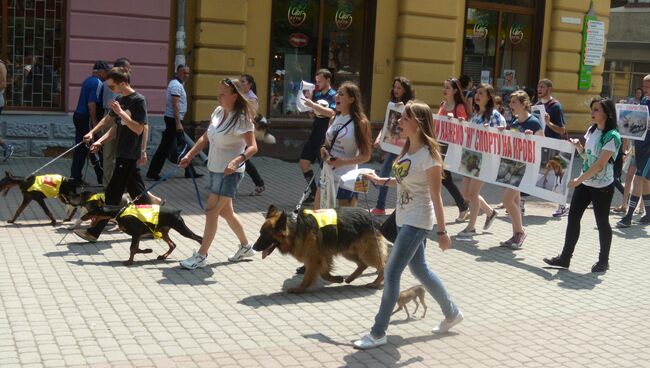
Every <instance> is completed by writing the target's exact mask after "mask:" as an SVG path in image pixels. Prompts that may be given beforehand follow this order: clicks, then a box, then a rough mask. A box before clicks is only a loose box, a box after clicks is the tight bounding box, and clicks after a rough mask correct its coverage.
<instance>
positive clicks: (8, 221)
mask: <svg viewBox="0 0 650 368" xmlns="http://www.w3.org/2000/svg"><path fill="white" fill-rule="evenodd" d="M14 222H16V219H11V220H7V223H8V224H13V223H14Z"/></svg>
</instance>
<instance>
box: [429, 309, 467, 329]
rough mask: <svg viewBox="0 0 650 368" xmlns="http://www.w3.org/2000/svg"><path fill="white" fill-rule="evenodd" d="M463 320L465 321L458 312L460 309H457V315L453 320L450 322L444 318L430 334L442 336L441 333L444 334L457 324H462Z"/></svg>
mask: <svg viewBox="0 0 650 368" xmlns="http://www.w3.org/2000/svg"><path fill="white" fill-rule="evenodd" d="M463 319H465V317H463V313H462V312H461V311H460V309H459V310H458V314H457V315H456V317H454V319H452V320H451V321H447V319H446V318H445V319H443V320H442V322H440V324H439V325H438V327H436V328H434V329H433V330H432V332H433V333H435V334H443V333H446V332H447V331H449V330H450V329H451V328H452V327H454V326H456V325H457V324H459V323H461V322H463Z"/></svg>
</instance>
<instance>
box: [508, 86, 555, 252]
mask: <svg viewBox="0 0 650 368" xmlns="http://www.w3.org/2000/svg"><path fill="white" fill-rule="evenodd" d="M530 105H531V103H530V98H529V97H528V94H527V93H526V92H524V91H521V90H519V91H515V92H513V93H512V94H510V104H509V106H510V111H512V115H513V117H514V118H513V119H512V123H510V130H515V131H518V132H520V133H524V134H534V135H539V136H544V130H543V129H542V124H541V123H540V122H539V119H537V118H536V117H535V116H534V115H532V114H531V113H530V111H531V110H530ZM499 129H500V130H501V128H499ZM503 205H504V207H505V208H506V210H507V211H508V213H509V214H510V219H511V220H512V237H511V238H510V239H508V240H506V241H502V242H501V246H503V247H510V248H513V249H519V248H521V246H522V245H523V244H524V240H525V239H526V232H525V231H524V225H523V219H522V213H521V192H520V191H518V190H516V189H512V188H505V189H504V190H503Z"/></svg>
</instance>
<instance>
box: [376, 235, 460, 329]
mask: <svg viewBox="0 0 650 368" xmlns="http://www.w3.org/2000/svg"><path fill="white" fill-rule="evenodd" d="M428 233H429V230H425V229H420V228H417V227H413V226H410V225H404V226H402V227H401V228H398V233H397V239H395V243H394V245H393V249H392V250H391V252H390V255H389V256H388V261H387V262H386V268H385V269H384V293H383V294H382V296H381V304H380V305H379V312H377V315H376V316H375V325H374V326H372V329H371V330H370V333H371V334H372V335H373V336H374V337H376V338H379V337H382V336H384V335H385V334H386V329H387V328H388V322H389V321H390V314H391V313H392V312H393V309H394V308H395V304H397V298H398V297H399V291H400V278H401V276H402V272H403V271H404V269H405V268H406V265H408V266H409V268H410V269H411V273H412V274H413V276H415V277H416V278H417V279H418V280H419V281H420V282H421V283H422V285H423V286H424V288H425V289H426V290H427V291H428V292H429V294H431V296H432V297H433V299H435V300H436V302H438V304H439V305H440V308H441V309H442V314H444V315H445V318H447V319H452V318H454V317H456V315H457V314H458V307H456V304H454V302H452V301H451V298H450V297H449V294H448V293H447V289H445V286H444V285H443V284H442V281H440V279H439V278H438V276H436V274H435V273H433V271H431V270H430V269H429V266H427V262H426V260H425V258H424V249H425V247H426V239H427V234H428Z"/></svg>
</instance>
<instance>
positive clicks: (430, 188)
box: [354, 101, 463, 349]
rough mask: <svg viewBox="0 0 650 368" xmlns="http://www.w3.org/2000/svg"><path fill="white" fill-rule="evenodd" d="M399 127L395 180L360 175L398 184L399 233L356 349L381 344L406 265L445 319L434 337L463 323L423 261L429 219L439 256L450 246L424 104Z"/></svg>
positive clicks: (412, 105) (410, 109)
mask: <svg viewBox="0 0 650 368" xmlns="http://www.w3.org/2000/svg"><path fill="white" fill-rule="evenodd" d="M398 124H399V127H400V129H401V136H402V137H405V138H406V144H405V145H404V148H403V149H402V152H401V153H400V155H399V156H397V159H395V163H394V164H393V173H394V174H395V177H394V178H380V177H378V176H377V175H376V174H374V173H372V174H368V175H365V177H366V178H367V179H369V180H371V181H372V182H373V183H374V184H377V185H389V186H395V185H397V205H396V209H395V210H396V211H397V214H396V222H397V226H398V233H397V239H395V243H394V245H393V249H392V250H391V253H390V255H389V256H388V261H387V262H386V268H385V269H384V291H383V294H382V297H381V304H380V306H379V312H378V313H377V315H376V316H375V324H374V326H373V327H372V329H371V330H370V333H369V334H368V335H366V336H364V337H363V338H361V339H360V340H357V341H355V342H354V347H356V348H358V349H369V348H374V347H377V346H380V345H384V344H386V329H387V327H388V322H389V320H390V315H391V312H392V311H393V308H394V307H395V304H396V303H397V299H398V297H399V290H400V278H401V276H402V272H403V271H404V269H405V268H406V266H409V268H410V270H411V272H412V273H413V275H414V276H415V277H416V278H417V279H418V280H419V281H420V282H421V283H422V285H423V286H424V287H425V288H426V289H427V291H428V292H429V294H431V296H433V298H434V299H435V300H436V301H437V302H438V304H439V305H440V308H441V309H442V313H443V314H444V316H445V319H443V320H442V322H440V325H439V326H438V327H437V328H434V332H436V333H444V332H447V331H448V330H449V329H450V328H451V327H452V326H454V325H456V324H458V323H460V322H461V321H462V320H463V314H462V313H461V311H460V309H458V307H457V306H456V304H455V303H454V302H453V301H452V300H451V298H450V297H449V294H448V293H447V290H446V289H445V287H444V285H443V284H442V282H441V281H440V279H439V278H438V277H437V276H436V274H435V273H433V271H431V270H430V269H429V267H428V266H427V263H426V260H425V257H424V250H425V246H426V239H427V234H428V233H429V231H430V230H431V228H432V227H433V223H434V219H435V222H436V224H437V230H438V232H437V236H438V246H439V247H440V249H442V250H443V251H444V250H447V249H449V247H450V246H451V239H449V235H447V231H446V230H445V214H444V212H443V211H444V207H443V204H442V197H441V194H440V192H441V187H442V175H443V173H442V172H443V168H442V164H443V160H442V156H441V154H440V146H439V145H438V141H436V139H435V135H434V131H433V118H432V115H431V109H430V108H429V106H428V105H427V104H425V103H424V102H420V101H411V102H408V103H407V104H406V106H405V108H404V113H403V114H402V117H401V118H400V119H399V122H398Z"/></svg>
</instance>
